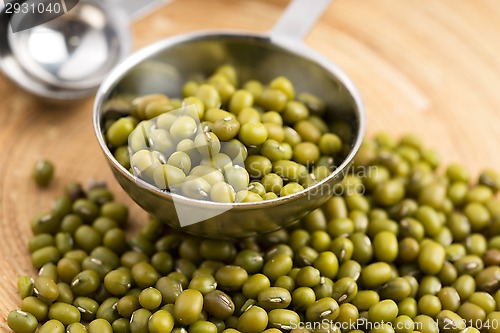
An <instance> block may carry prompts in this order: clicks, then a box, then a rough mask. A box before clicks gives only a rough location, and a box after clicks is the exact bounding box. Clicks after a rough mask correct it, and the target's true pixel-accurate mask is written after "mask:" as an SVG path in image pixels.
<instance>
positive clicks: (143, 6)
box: [117, 0, 173, 21]
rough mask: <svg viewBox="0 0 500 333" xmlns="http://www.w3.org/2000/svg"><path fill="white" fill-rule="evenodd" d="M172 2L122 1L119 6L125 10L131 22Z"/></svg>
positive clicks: (152, 0) (150, 0)
mask: <svg viewBox="0 0 500 333" xmlns="http://www.w3.org/2000/svg"><path fill="white" fill-rule="evenodd" d="M172 1H173V0H121V1H118V2H117V5H118V6H120V7H121V8H122V9H123V10H125V12H126V13H127V15H128V17H129V18H130V19H131V20H133V21H136V20H139V19H141V18H142V17H143V16H146V15H148V14H150V13H151V12H153V11H154V10H155V9H157V8H159V7H162V6H164V5H166V4H168V3H170V2H172Z"/></svg>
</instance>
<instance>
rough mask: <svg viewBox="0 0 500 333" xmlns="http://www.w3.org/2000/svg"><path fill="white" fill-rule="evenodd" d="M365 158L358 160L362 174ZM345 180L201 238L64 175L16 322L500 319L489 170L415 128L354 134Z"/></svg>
mask: <svg viewBox="0 0 500 333" xmlns="http://www.w3.org/2000/svg"><path fill="white" fill-rule="evenodd" d="M366 170H370V171H369V172H365V171H366ZM339 186H341V188H342V189H343V192H342V193H341V194H339V195H337V196H334V197H333V198H331V199H330V200H329V201H327V202H326V203H325V204H324V205H323V206H322V207H321V208H318V209H316V210H315V211H313V212H312V213H310V214H309V215H307V216H306V217H304V218H303V219H302V220H301V221H300V222H298V223H297V224H295V225H293V226H292V227H290V228H288V229H284V230H280V231H277V232H274V233H271V234H268V235H263V236H260V237H258V238H249V239H243V240H240V241H238V242H231V241H221V240H210V239H200V238H196V237H194V236H190V235H187V234H183V233H181V232H179V231H176V230H172V229H169V228H168V227H167V226H166V225H164V224H162V223H160V222H159V221H158V220H156V219H155V218H150V219H149V221H148V223H146V224H145V225H144V226H143V227H142V229H141V230H140V232H139V233H138V234H136V235H128V232H127V230H126V227H127V222H128V209H127V207H126V206H124V205H122V204H120V203H117V202H114V201H113V196H112V194H111V192H110V191H109V190H108V189H106V188H104V187H99V186H98V187H94V188H91V189H89V190H87V191H84V190H83V189H82V187H81V186H80V185H78V184H76V183H71V184H69V185H68V186H67V187H66V190H65V194H63V195H62V196H60V197H58V198H57V199H56V200H55V201H54V204H53V206H52V208H51V209H50V211H48V212H45V213H42V214H40V215H38V216H36V217H35V218H34V219H33V221H32V231H33V234H34V235H33V238H32V239H31V240H30V241H29V244H28V248H29V252H30V254H31V259H32V263H33V266H34V267H35V268H36V269H39V274H38V276H37V277H36V278H32V277H29V276H22V277H21V278H20V279H19V282H18V287H19V294H20V296H21V298H22V301H21V306H20V310H15V311H12V312H11V313H10V314H9V316H8V319H7V321H8V324H9V327H10V328H12V329H13V330H14V331H15V332H19V333H32V332H34V331H35V330H37V329H38V332H41V333H49V332H50V333H64V332H66V333H85V332H89V333H108V332H117V333H127V332H131V333H139V332H140V333H143V332H144V333H147V332H150V333H157V332H158V333H159V332H162V333H163V332H167V333H168V332H176V333H182V332H190V333H216V332H224V333H235V332H243V333H254V332H255V333H257V332H266V333H279V332H293V333H299V332H300V333H304V332H314V333H327V332H353V333H358V332H370V333H393V332H396V333H403V332H422V333H428V332H429V333H432V332H461V333H472V332H491V333H493V332H500V289H499V288H500V267H499V264H500V202H499V201H498V200H497V198H496V194H497V192H498V191H499V189H500V176H499V175H498V174H497V173H495V172H494V171H492V170H485V171H484V172H482V173H481V174H480V175H479V177H478V178H473V177H471V175H470V174H469V172H468V171H467V170H466V169H465V168H464V167H462V166H461V165H459V164H452V165H449V166H447V167H439V160H438V158H437V156H436V154H435V153H434V152H433V151H431V150H428V149H425V148H424V147H423V146H422V145H421V143H420V141H419V140H418V139H417V138H415V137H414V136H411V135H408V136H404V137H402V138H401V139H399V140H396V139H394V138H393V137H391V136H389V135H386V134H379V135H377V136H375V137H374V138H373V139H370V140H367V141H365V142H364V143H363V145H362V148H361V150H360V151H359V153H358V155H357V157H356V161H355V166H354V168H353V172H352V173H350V174H349V175H347V176H346V178H345V179H344V180H343V181H342V183H341V184H340V185H339Z"/></svg>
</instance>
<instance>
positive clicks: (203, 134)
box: [105, 65, 349, 203]
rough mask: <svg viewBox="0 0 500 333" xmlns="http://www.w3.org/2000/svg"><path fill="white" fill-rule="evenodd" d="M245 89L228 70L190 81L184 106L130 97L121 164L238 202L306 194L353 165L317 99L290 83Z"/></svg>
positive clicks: (109, 129)
mask: <svg viewBox="0 0 500 333" xmlns="http://www.w3.org/2000/svg"><path fill="white" fill-rule="evenodd" d="M237 87H238V76H237V74H236V70H235V68H234V67H232V66H229V65H224V66H221V67H219V68H217V69H216V70H215V72H214V73H213V74H212V75H211V76H209V77H208V78H206V79H204V80H201V81H189V82H187V83H186V84H185V85H184V87H183V89H182V92H183V96H184V98H183V99H182V100H181V99H176V98H169V97H167V96H165V95H162V94H152V95H146V96H139V97H136V98H134V99H132V100H131V101H129V102H126V101H124V100H123V98H122V99H121V103H120V104H119V107H120V110H121V111H122V114H121V117H120V118H118V119H111V120H110V121H109V122H108V123H107V124H105V125H106V126H105V138H106V140H107V143H108V145H109V147H110V149H111V151H113V153H114V156H115V158H116V160H117V161H118V162H119V163H120V164H121V165H123V166H124V167H125V168H127V169H130V171H131V172H132V173H133V174H135V175H136V176H138V177H139V178H141V179H142V180H145V181H146V182H148V183H151V184H153V185H155V186H156V187H158V188H160V189H162V190H168V191H169V192H172V193H177V194H181V195H184V196H187V197H189V198H193V199H198V200H210V201H216V202H229V203H232V202H254V201H261V200H269V199H275V198H278V197H283V196H286V195H290V194H293V193H297V192H300V191H302V190H304V188H307V187H309V186H311V185H314V184H316V183H317V182H319V181H321V180H322V179H324V178H326V177H327V176H329V175H330V174H331V173H332V171H333V170H334V169H335V168H336V167H337V166H338V165H339V164H340V162H342V161H343V158H344V156H345V152H346V150H348V149H349V142H344V141H343V140H341V138H340V137H339V135H337V134H336V133H334V131H333V130H332V128H333V129H334V127H335V124H336V121H338V119H337V120H336V119H332V117H335V114H334V112H325V104H324V103H323V102H322V101H321V100H319V99H318V98H317V97H316V96H314V95H312V94H310V93H300V94H298V93H296V92H295V88H294V86H293V84H292V82H290V80H289V79H287V78H286V77H283V76H280V77H276V78H274V79H273V80H271V81H270V82H269V84H267V85H264V84H262V83H261V82H259V81H256V80H250V81H247V82H245V83H243V84H242V86H241V87H240V89H238V88H237ZM296 95H297V96H296ZM113 102H114V103H115V104H113ZM108 105H114V107H116V101H111V102H110V103H109V104H108ZM108 111H109V109H108ZM325 120H326V121H325Z"/></svg>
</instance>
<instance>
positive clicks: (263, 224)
mask: <svg viewBox="0 0 500 333" xmlns="http://www.w3.org/2000/svg"><path fill="white" fill-rule="evenodd" d="M295 2H296V4H295V5H296V6H297V5H299V4H297V3H302V4H305V2H307V0H306V1H303V0H297V1H295ZM324 2H325V1H324ZM326 2H327V1H326ZM293 5H294V3H292V6H293ZM297 8H298V7H296V8H295V10H296V9H297ZM292 9H293V8H292ZM294 12H295V11H294V10H289V11H288V13H285V15H284V16H283V17H287V21H289V20H290V17H292V16H291V14H293V13H294ZM283 17H282V18H283ZM281 23H283V20H282V22H281ZM284 26H286V25H283V24H278V25H277V26H276V27H279V28H277V29H274V30H273V31H272V32H271V33H269V34H253V33H237V32H201V33H200V32H198V33H190V34H185V35H181V36H175V37H171V38H168V39H166V40H163V41H160V42H157V43H155V44H153V45H150V46H148V47H146V48H144V49H142V50H140V51H138V52H136V53H135V54H133V55H131V56H130V57H129V58H128V59H126V60H125V61H124V62H123V63H122V64H120V65H119V66H118V67H116V68H115V69H114V70H113V71H112V73H111V74H110V75H109V76H108V77H107V78H106V79H105V80H104V82H103V83H102V85H101V86H100V88H99V90H98V92H97V95H96V100H95V104H94V114H93V121H94V129H95V134H96V136H97V139H98V142H99V145H100V147H101V149H102V150H103V152H104V155H105V157H106V159H107V162H108V164H109V166H110V167H111V169H112V171H113V173H114V176H115V178H116V179H117V181H118V182H119V184H120V185H121V186H122V188H123V189H124V190H125V191H126V192H127V193H128V194H129V195H130V197H131V198H132V199H133V200H134V201H135V202H136V203H137V204H139V205H140V206H141V207H143V208H144V209H145V210H146V211H148V212H149V213H151V214H152V215H154V216H156V217H158V218H159V219H160V220H162V221H164V222H165V223H167V224H168V225H170V226H172V227H174V228H178V229H182V230H183V231H184V232H187V233H191V234H195V235H200V236H204V237H210V238H221V239H234V238H243V237H251V236H256V235H259V234H263V233H268V232H272V231H275V230H278V229H280V228H283V227H286V226H288V225H290V224H292V223H294V222H295V221H297V220H298V219H300V218H301V217H303V216H304V215H306V214H307V213H309V212H311V211H312V210H314V209H315V208H317V207H319V206H320V205H321V204H322V203H324V202H325V201H326V200H328V199H329V198H330V197H331V196H332V195H333V194H334V192H335V185H336V184H338V183H339V182H340V181H341V180H342V179H343V177H344V176H345V175H346V174H347V173H348V172H349V167H350V164H351V163H352V161H353V158H354V156H355V155H356V153H357V151H358V149H359V147H360V145H361V142H362V139H363V135H364V130H365V111H364V106H363V103H362V100H361V97H360V94H359V92H358V90H357V89H356V87H355V86H354V84H353V83H352V81H351V80H350V79H349V78H348V76H347V75H346V74H345V73H344V72H343V71H342V70H341V69H340V68H339V67H337V66H336V65H334V64H333V63H332V62H330V61H329V60H327V59H326V58H324V57H323V56H321V55H319V54H317V53H316V52H314V51H312V50H311V49H309V48H308V47H306V46H305V45H304V44H303V43H302V41H301V40H300V39H298V38H296V34H293V35H292V36H290V34H289V33H288V32H286V29H283V28H282V27H284ZM223 64H231V65H233V66H234V67H235V68H236V69H237V71H238V73H239V76H240V81H241V82H244V81H246V80H249V79H257V80H259V81H262V82H269V81H270V80H271V79H273V78H274V77H276V76H279V75H284V76H286V77H288V78H289V79H290V80H291V81H292V82H293V83H294V85H295V89H296V91H298V92H310V93H313V94H315V95H317V96H318V97H320V98H321V99H322V100H323V101H324V102H325V103H326V105H327V110H328V111H327V112H334V117H335V119H338V120H339V121H343V122H345V123H346V124H348V127H349V129H348V131H346V132H347V133H348V134H347V135H346V137H345V138H344V140H346V141H345V142H346V143H347V144H348V145H349V151H348V153H347V154H346V155H345V158H344V159H343V160H342V161H341V163H340V164H339V165H338V167H337V168H336V169H335V170H334V171H333V172H332V174H331V175H330V176H328V177H327V178H325V179H323V180H322V181H321V182H319V183H317V184H315V185H313V186H311V187H308V188H306V189H305V190H303V191H301V192H298V193H295V194H293V195H289V196H285V197H280V198H277V199H273V200H267V201H261V202H252V203H232V204H231V203H217V202H209V201H201V200H194V199H190V198H187V197H184V196H180V195H176V194H172V193H168V192H165V191H161V190H159V189H158V188H156V187H155V186H153V185H151V184H148V183H146V182H144V181H141V180H140V179H137V178H136V177H135V176H134V175H133V174H131V173H130V172H129V171H128V170H126V169H125V168H124V167H122V166H121V165H120V164H119V163H118V162H117V161H116V159H115V158H114V156H113V154H112V153H111V151H110V149H109V148H108V146H107V144H106V141H105V135H104V134H105V133H104V123H105V121H106V119H108V118H109V117H113V116H116V115H113V114H110V112H108V111H107V109H106V103H107V102H108V101H109V100H111V99H112V98H114V97H116V96H120V95H122V94H127V95H135V96H139V95H145V94H152V93H162V94H166V95H168V96H181V95H182V94H181V88H182V86H183V84H184V83H185V82H186V81H188V80H189V79H192V78H193V75H199V74H200V73H201V74H207V75H208V74H209V73H211V72H213V70H214V69H215V68H217V67H218V66H220V65H223ZM181 214H203V216H212V217H210V218H208V219H205V220H204V221H202V222H199V223H194V224H190V225H183V224H182V223H181V221H180V219H179V216H180V215H181Z"/></svg>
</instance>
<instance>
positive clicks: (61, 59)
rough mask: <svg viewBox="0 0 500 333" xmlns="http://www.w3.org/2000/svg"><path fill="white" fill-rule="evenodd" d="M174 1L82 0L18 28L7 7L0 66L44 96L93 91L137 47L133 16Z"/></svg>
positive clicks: (1, 16) (1, 20)
mask: <svg viewBox="0 0 500 333" xmlns="http://www.w3.org/2000/svg"><path fill="white" fill-rule="evenodd" d="M170 1H171V0H121V1H107V2H106V1H102V0H101V1H99V0H81V1H80V2H79V4H78V5H77V6H76V7H75V8H73V9H72V10H70V11H69V12H67V13H66V14H64V15H62V16H60V17H58V18H56V19H54V20H52V21H49V22H47V23H44V24H42V25H39V26H36V27H34V28H31V29H27V30H24V31H20V32H16V33H13V32H12V30H11V29H10V27H9V22H8V19H7V15H6V14H5V10H4V11H2V12H1V13H0V70H2V72H3V73H4V74H5V75H6V76H7V77H8V78H10V79H11V80H12V81H14V82H15V83H16V84H17V85H19V86H20V87H21V88H23V89H25V90H27V91H29V92H30V93H32V94H34V95H37V96H40V97H44V98H48V99H52V100H72V99H79V98H82V97H86V96H89V95H91V94H93V93H95V91H96V90H97V88H98V86H99V84H100V83H101V81H102V79H103V78H104V77H105V76H106V75H107V74H108V72H109V71H111V69H112V68H113V67H115V65H117V64H118V63H119V62H121V61H122V60H123V59H124V58H125V57H126V56H127V55H128V54H129V53H130V51H131V50H132V33H131V30H130V23H131V21H132V20H135V19H137V18H139V17H141V16H143V15H145V14H147V13H149V12H151V11H152V10H153V9H155V8H157V7H158V6H160V5H165V4H166V3H168V2H170ZM14 15H17V14H14ZM20 15H22V14H20ZM18 19H19V18H18ZM20 19H21V20H22V19H23V17H21V18H20Z"/></svg>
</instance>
